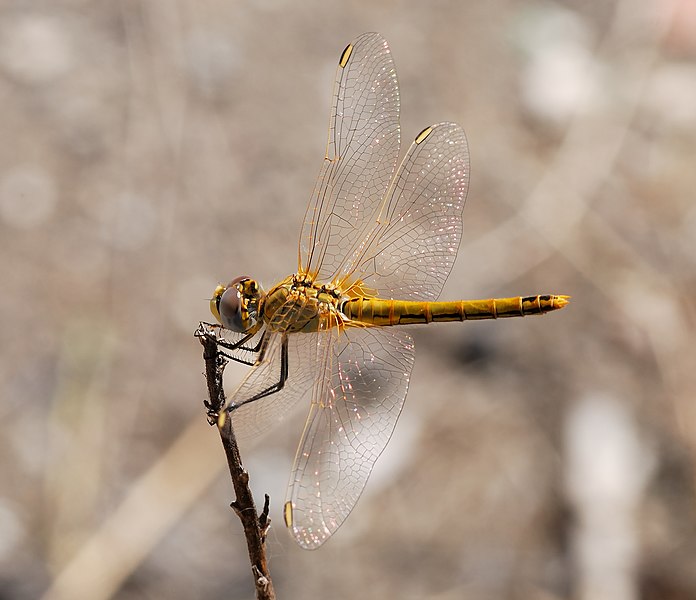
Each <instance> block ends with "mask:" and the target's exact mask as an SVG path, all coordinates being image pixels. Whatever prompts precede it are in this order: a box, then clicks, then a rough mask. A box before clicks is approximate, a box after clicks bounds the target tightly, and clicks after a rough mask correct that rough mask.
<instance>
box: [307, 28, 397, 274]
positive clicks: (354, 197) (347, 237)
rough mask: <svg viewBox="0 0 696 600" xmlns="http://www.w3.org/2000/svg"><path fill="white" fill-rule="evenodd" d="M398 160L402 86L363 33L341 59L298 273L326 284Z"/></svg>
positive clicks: (384, 48)
mask: <svg viewBox="0 0 696 600" xmlns="http://www.w3.org/2000/svg"><path fill="white" fill-rule="evenodd" d="M398 155H399V88H398V83H397V79H396V69H395V67H394V62H393V60H392V56H391V51H390V50H389V46H388V45H387V42H386V41H385V40H384V38H383V37H382V36H381V35H379V34H378V33H365V34H363V35H361V36H360V37H358V38H357V39H356V40H355V41H354V42H352V44H350V45H349V46H348V47H347V48H346V50H345V51H344V53H343V54H342V55H341V59H340V61H339V66H338V68H337V71H336V82H335V84H334V93H333V105H332V108H331V114H330V118H329V138H328V144H327V149H326V157H325V158H324V162H323V164H322V167H321V170H320V172H319V177H318V179H317V183H316V185H315V188H314V191H313V193H312V198H311V199H310V202H309V205H308V207H307V213H306V214H305V218H304V223H303V225H302V232H301V235H300V258H299V260H300V270H301V271H303V272H305V273H310V274H312V275H314V276H317V277H318V278H319V279H320V280H326V281H329V280H330V279H331V276H332V275H333V274H334V273H336V272H337V271H339V270H340V268H341V264H342V262H343V261H344V260H345V258H346V257H347V256H350V255H351V254H352V252H353V250H352V249H351V248H352V246H353V245H354V244H356V243H359V241H360V239H361V238H362V235H361V232H362V231H363V230H365V229H366V228H371V224H372V222H373V221H374V217H375V215H376V214H377V211H378V210H379V206H380V203H381V200H382V198H383V197H384V194H385V192H386V190H387V187H388V185H389V182H390V180H391V178H392V175H393V174H394V170H395V168H396V161H397V159H398Z"/></svg>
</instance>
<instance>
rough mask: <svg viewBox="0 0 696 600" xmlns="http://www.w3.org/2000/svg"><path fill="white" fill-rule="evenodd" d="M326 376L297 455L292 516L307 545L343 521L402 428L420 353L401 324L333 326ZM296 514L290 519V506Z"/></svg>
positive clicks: (326, 345) (327, 340)
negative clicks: (400, 419) (393, 326)
mask: <svg viewBox="0 0 696 600" xmlns="http://www.w3.org/2000/svg"><path fill="white" fill-rule="evenodd" d="M317 341H318V357H319V360H318V361H317V363H318V364H323V367H324V370H323V371H320V372H319V373H320V374H321V377H320V378H319V379H318V380H317V382H316V383H315V386H314V390H313V395H312V404H311V408H310V413H309V416H308V418H307V423H306V425H305V430H304V433H303V435H302V440H301V441H300V446H299V448H298V450H297V456H296V457H295V465H294V467H293V471H292V476H291V480H290V486H289V489H288V498H287V501H288V502H287V503H286V522H288V525H289V526H290V528H291V530H292V533H293V535H294V536H295V538H296V540H297V542H298V543H299V544H300V546H302V547H303V548H307V549H312V548H317V547H318V546H320V545H321V544H323V543H324V542H325V541H326V540H327V539H328V538H329V536H331V535H332V534H333V533H334V532H335V531H336V530H337V529H338V528H339V527H340V525H341V524H342V523H343V521H344V520H345V519H346V517H347V516H348V514H349V513H350V511H351V510H352V509H353V506H355V503H356V502H357V500H358V498H359V497H360V494H361V493H362V491H363V489H364V488H365V484H366V483H367V479H368V477H369V476H370V472H371V471H372V467H373V465H374V464H375V461H376V460H377V458H378V457H379V455H380V454H381V453H382V451H383V450H384V448H385V446H386V445H387V442H388V441H389V438H390V437H391V435H392V432H393V431H394V426H395V425H396V421H397V419H398V417H399V414H400V413H401V408H402V407H403V403H404V398H405V396H406V391H407V389H408V382H409V378H410V375H411V369H412V367H413V359H414V346H413V341H412V339H411V336H410V335H409V334H407V333H404V332H402V331H399V330H396V329H391V328H390V329H387V328H357V327H355V328H352V327H351V328H348V329H346V330H344V331H342V332H341V333H340V335H339V334H338V332H337V330H336V329H335V328H334V329H331V330H329V331H326V332H324V333H322V334H321V335H320V337H319V338H318V340H317ZM288 507H290V509H291V518H290V519H289V520H288V512H289V510H290V509H289V508H288Z"/></svg>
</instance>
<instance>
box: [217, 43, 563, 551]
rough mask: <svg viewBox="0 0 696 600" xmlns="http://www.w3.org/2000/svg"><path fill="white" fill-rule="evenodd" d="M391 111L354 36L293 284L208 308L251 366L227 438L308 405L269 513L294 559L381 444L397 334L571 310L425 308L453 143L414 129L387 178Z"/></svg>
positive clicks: (429, 304)
mask: <svg viewBox="0 0 696 600" xmlns="http://www.w3.org/2000/svg"><path fill="white" fill-rule="evenodd" d="M399 110H400V100H399V86H398V82H397V76H396V69H395V67H394V61H393V58H392V54H391V51H390V48H389V46H388V44H387V42H386V41H385V39H384V38H383V37H382V36H381V35H380V34H378V33H365V34H363V35H361V36H359V37H358V38H356V39H355V40H354V41H353V42H351V43H350V44H348V46H346V48H345V50H343V52H342V53H341V56H340V59H339V61H338V67H337V69H336V78H335V83H334V88H333V103H332V107H331V113H330V117H329V133H328V142H327V146H326V154H325V156H324V160H323V162H322V165H321V169H320V171H319V176H318V178H317V182H316V185H315V187H314V190H313V192H312V195H311V197H310V201H309V204H308V206H307V209H306V213H305V216H304V221H303V224H302V228H301V232H300V240H299V245H298V267H297V271H296V272H295V273H294V274H292V275H290V276H288V277H286V278H285V279H283V280H282V281H280V282H279V283H277V284H276V285H274V286H273V287H271V288H270V289H269V290H268V291H264V290H263V288H262V287H261V285H260V283H259V282H258V281H257V280H255V279H253V278H251V277H248V276H241V277H236V278H234V279H232V280H231V281H230V282H229V283H228V284H226V285H218V286H217V288H216V289H215V291H214V293H213V296H212V299H211V301H210V309H211V312H212V313H213V315H214V316H215V318H216V319H217V321H218V324H216V327H217V328H218V331H221V335H220V336H219V344H221V345H222V346H223V348H224V351H223V352H225V355H226V356H227V357H229V358H231V359H233V360H236V361H238V362H241V363H243V364H247V365H249V366H250V367H251V368H250V370H249V371H248V373H247V374H246V376H245V377H244V379H243V380H242V382H241V383H240V384H239V386H238V387H237V388H236V390H235V391H234V393H233V394H231V396H230V398H229V399H228V400H227V404H226V405H225V407H224V409H223V411H224V412H222V414H223V415H224V416H226V417H227V418H231V419H232V426H233V428H234V430H235V432H236V433H237V435H238V437H242V438H243V437H250V436H257V435H259V434H261V433H263V432H264V431H266V430H268V429H269V427H271V426H272V425H273V424H275V423H277V422H278V421H280V420H282V419H283V417H285V416H286V415H287V414H288V412H289V411H290V410H291V409H292V408H293V407H294V406H295V405H297V403H299V402H301V401H302V400H303V399H305V401H309V414H308V416H307V419H306V423H305V426H304V430H303V432H302V436H301V439H300V442H299V446H298V449H297V453H296V456H295V460H294V465H293V467H292V473H291V477H290V482H289V485H288V492H287V499H286V502H285V504H284V509H283V515H284V520H285V524H286V525H287V527H288V528H289V530H290V532H291V533H292V535H293V536H294V538H295V540H296V541H297V543H298V544H299V545H300V546H301V547H303V548H306V549H314V548H318V547H319V546H321V545H322V544H323V543H324V542H326V540H328V539H329V538H330V537H331V535H332V534H334V533H335V532H336V530H337V529H338V528H339V527H340V526H341V524H342V523H343V522H344V521H345V519H346V518H347V517H348V515H349V513H350V512H351V510H352V509H353V507H354V506H355V504H356V502H357V501H358V498H359V497H360V495H361V493H362V491H363V489H364V488H365V485H366V483H367V481H368V478H369V476H370V472H371V471H372V469H373V466H374V464H375V461H377V459H378V458H379V456H380V454H382V452H383V450H384V449H385V447H386V445H387V443H388V441H389V438H390V437H391V435H392V432H393V431H394V427H395V425H396V422H397V419H398V418H399V414H400V413H401V410H402V407H403V405H404V399H405V397H406V392H407V390H408V386H409V381H410V377H411V371H412V368H413V363H414V356H415V348H414V342H413V337H412V336H411V333H410V332H409V331H408V327H406V326H407V325H410V324H427V323H439V322H452V321H467V320H476V319H495V318H503V317H521V316H526V315H537V314H544V313H547V312H550V311H553V310H556V309H559V308H562V307H563V306H565V305H566V304H567V302H568V298H569V297H568V296H563V295H551V294H546V295H535V296H526V297H521V296H517V297H512V298H490V299H486V300H456V301H449V302H444V301H438V297H439V295H440V292H441V290H442V287H443V285H444V284H445V281H446V280H447V277H448V275H449V274H450V271H451V269H452V265H453V263H454V261H455V258H456V256H457V251H458V248H459V243H460V239H461V235H462V211H463V208H464V202H465V200H466V196H467V190H468V187H469V152H468V147H467V141H466V136H465V134H464V130H463V129H462V128H461V127H460V126H459V125H457V124H455V123H447V122H445V123H438V124H436V125H431V126H429V127H426V128H425V129H423V131H421V132H420V133H419V134H418V135H417V136H416V137H415V138H414V140H413V142H412V143H411V145H410V147H409V149H408V151H407V152H406V155H405V156H404V158H403V159H402V160H401V162H400V163H399V162H398V160H399V154H400V126H399ZM223 330H224V331H223Z"/></svg>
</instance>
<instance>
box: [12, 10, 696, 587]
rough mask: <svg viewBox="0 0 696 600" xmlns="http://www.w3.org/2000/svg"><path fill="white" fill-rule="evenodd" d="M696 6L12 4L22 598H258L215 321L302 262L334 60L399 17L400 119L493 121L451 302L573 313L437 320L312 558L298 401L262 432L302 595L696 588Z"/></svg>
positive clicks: (284, 555)
mask: <svg viewBox="0 0 696 600" xmlns="http://www.w3.org/2000/svg"><path fill="white" fill-rule="evenodd" d="M694 9H695V5H694V3H693V2H690V1H689V0H684V1H681V2H678V1H675V0H649V1H641V0H618V1H611V2H605V1H592V2H586V1H580V0H568V1H566V2H551V1H548V2H543V1H539V2H532V1H528V0H525V1H521V2H520V1H514V0H507V1H505V0H495V1H492V2H474V1H459V2H456V1H450V2H445V1H433V2H415V1H410V0H402V1H391V2H369V1H362V2H344V3H339V2H326V1H308V2H288V1H283V0H264V1H260V2H253V3H252V2H233V1H229V0H228V1H222V0H218V1H210V0H208V1H193V0H190V1H183V0H180V1H169V2H166V1H164V0H158V1H155V0H152V1H151V0H148V1H147V2H134V1H126V0H123V1H115V2H89V1H86V0H67V1H65V2H60V3H58V2H55V3H51V2H11V1H9V0H5V2H2V4H0V139H1V140H2V143H1V144H0V269H1V271H0V281H1V282H2V283H1V287H0V315H2V327H0V353H1V356H0V473H1V474H2V478H1V479H0V595H2V596H3V597H6V598H22V599H23V598H39V597H42V596H43V597H46V598H89V599H97V598H107V597H115V598H124V599H127V598H171V599H175V598H187V599H191V598H206V599H207V600H211V599H214V598H226V599H228V598H248V597H250V596H251V595H252V588H251V580H250V575H249V572H248V563H247V559H246V556H245V544H244V541H243V538H242V534H241V527H240V525H239V523H238V522H237V520H236V518H235V517H234V515H233V513H232V512H231V511H230V510H229V509H228V505H229V502H230V501H231V500H232V492H231V486H230V483H229V481H228V479H227V478H226V477H225V472H224V468H225V465H224V460H223V454H222V450H221V448H220V447H219V442H218V440H217V434H216V432H215V430H214V429H211V428H210V427H208V425H207V424H206V421H205V415H204V411H203V407H202V401H203V399H204V397H205V391H204V382H203V378H202V375H201V372H202V368H203V367H202V360H201V348H200V346H199V344H198V343H197V342H196V341H195V340H194V339H193V337H192V332H193V330H194V328H195V326H196V324H197V322H198V321H199V320H201V319H209V318H210V316H209V314H208V312H207V311H208V306H207V301H206V298H208V297H209V296H210V293H211V291H212V289H213V288H214V286H215V284H216V283H217V282H218V281H226V280H228V279H230V278H231V277H233V276H236V275H239V274H250V275H253V276H255V277H257V278H258V279H260V280H261V281H262V282H264V283H265V284H266V285H268V284H271V283H273V282H274V280H276V279H279V278H281V277H283V276H285V275H287V274H288V273H290V272H291V271H293V270H294V269H295V266H296V259H295V256H296V254H295V253H296V239H297V234H298V232H299V226H300V222H301V219H302V216H303V211H304V207H305V204H306V202H307V200H308V198H309V194H310V191H311V189H312V186H313V183H314V177H315V176H316V173H317V172H318V169H319V166H320V162H321V158H322V156H323V151H324V142H325V129H326V125H327V122H328V108H329V103H330V92H331V81H332V79H333V72H334V67H335V64H336V61H337V59H338V56H339V54H340V52H341V50H342V49H343V48H344V46H345V45H346V44H347V43H348V42H349V41H350V40H351V39H352V38H354V37H355V36H356V35H358V34H359V33H361V32H363V31H371V30H375V31H380V32H381V33H382V34H383V35H384V36H385V37H386V38H387V40H389V42H390V45H391V48H392V51H393V53H394V57H395V61H396V64H397V68H398V73H399V80H400V86H401V99H402V131H403V138H404V139H405V140H408V139H410V138H411V137H412V136H413V135H415V134H416V133H417V132H418V131H420V129H421V128H422V127H424V126H425V125H427V124H429V123H432V122H438V121H443V120H452V121H457V122H460V123H461V124H462V125H463V126H464V127H465V128H466V130H467V133H468V137H469V143H470V147H471V154H472V184H471V189H470V193H469V198H468V205H467V209H466V211H465V236H464V241H463V243H462V246H461V249H460V252H459V259H458V261H457V263H456V265H455V267H454V270H453V273H452V275H451V277H450V279H449V281H448V283H447V286H446V287H445V291H444V294H443V296H444V297H447V298H458V297H469V298H473V297H488V296H502V295H516V294H523V295H524V294H533V293H547V292H554V293H566V294H570V295H572V296H573V301H572V304H571V305H570V306H569V307H568V308H567V309H565V310H564V311H563V312H562V313H559V314H553V315H549V316H546V317H544V318H530V319H516V320H512V321H506V322H503V321H500V322H481V323H471V324H466V325H452V326H432V327H429V328H422V329H419V330H417V331H416V338H417V339H416V344H417V347H418V353H417V354H418V359H417V362H416V367H415V370H414V375H413V380H412V386H411V391H410V393H409V397H408V401H407V404H406V408H405V410H404V413H403V415H402V419H401V422H400V423H399V426H398V427H397V431H396V434H395V435H394V438H393V439H392V442H391V444H390V447H389V449H388V451H387V453H386V454H385V455H384V457H383V459H382V460H381V462H380V463H378V467H377V469H376V470H375V473H374V475H373V478H372V479H371V481H370V483H369V485H368V489H367V492H366V493H365V495H364V496H363V498H362V499H361V502H360V503H359V504H358V506H357V508H356V509H355V511H354V512H353V514H352V515H351V517H350V518H349V519H348V521H347V522H346V524H345V525H344V527H343V528H342V529H341V530H340V531H339V533H338V534H337V535H336V536H335V537H334V539H332V540H331V541H330V542H329V543H328V544H327V545H326V546H325V547H323V548H321V549H320V550H318V551H316V552H304V551H302V550H300V549H299V548H297V547H296V546H295V545H294V543H293V542H292V541H291V539H290V537H289V536H288V535H287V533H286V532H285V531H284V527H283V526H282V518H281V516H280V509H281V506H282V501H283V498H284V493H285V492H284V487H285V484H286V482H287V477H288V474H289V468H290V463H291V459H292V456H293V453H294V446H295V444H296V443H297V440H298V438H299V434H300V431H301V415H298V418H297V420H295V421H293V422H292V423H289V424H286V425H285V426H284V427H283V428H282V429H281V430H280V431H277V432H276V433H275V434H274V435H272V436H271V437H270V438H268V439H266V440H263V441H261V443H260V444H258V445H257V446H256V447H255V448H250V449H246V450H245V458H246V464H247V467H248V468H249V470H250V472H251V476H252V484H253V487H254V490H255V491H256V494H257V498H259V499H260V498H262V494H263V493H264V492H268V493H270V494H271V498H272V515H271V516H272V518H273V519H274V525H275V526H274V528H273V529H272V530H271V533H270V537H269V541H268V550H269V553H270V557H271V569H272V574H273V576H274V580H275V583H276V587H277V590H278V596H279V598H284V599H287V598H414V599H415V598H418V599H420V598H433V599H435V598H437V599H455V598H457V599H459V598H472V599H474V598H476V599H480V598H487V599H498V598H501V599H502V598H524V599H527V598H531V599H544V600H546V599H555V598H587V599H589V598H611V599H613V600H617V599H618V600H621V599H632V598H660V599H670V598H674V599H677V598H678V599H682V598H696V544H694V539H696V538H695V537H694V535H695V534H696V511H695V510H694V474H695V471H694V467H695V464H696V463H695V462H694V457H695V452H696V398H695V391H696V368H695V367H696V363H695V359H694V350H693V348H694V346H693V340H694V339H695V336H696V323H695V318H696V314H695V311H694V303H693V297H694V293H695V292H696V279H695V277H694V273H696V244H695V243H694V241H693V239H694V236H695V235H696V208H695V206H696V205H695V204H694V189H696V169H694V164H695V162H696V65H695V64H694V57H696V10H694ZM243 372H244V369H243V368H241V367H239V368H232V367H231V368H230V371H229V374H228V384H229V386H232V385H233V384H234V382H235V381H238V380H239V378H240V377H241V376H242V374H243Z"/></svg>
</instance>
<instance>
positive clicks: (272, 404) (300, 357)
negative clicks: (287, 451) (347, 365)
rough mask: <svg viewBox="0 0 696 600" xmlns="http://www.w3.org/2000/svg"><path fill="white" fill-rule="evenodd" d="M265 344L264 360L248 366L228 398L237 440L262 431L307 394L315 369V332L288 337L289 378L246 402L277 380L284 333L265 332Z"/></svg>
mask: <svg viewBox="0 0 696 600" xmlns="http://www.w3.org/2000/svg"><path fill="white" fill-rule="evenodd" d="M267 335H268V336H269V339H268V345H267V347H266V350H265V352H264V356H263V360H261V361H260V362H259V363H257V364H256V365H254V366H253V367H251V369H250V370H249V372H248V373H247V375H246V377H245V378H244V380H243V381H242V382H241V383H240V384H239V386H238V387H237V389H236V390H235V391H234V393H233V394H232V395H231V396H230V398H229V404H230V405H241V406H239V408H236V409H234V410H232V412H231V413H230V418H231V419H232V427H233V428H234V432H235V435H236V436H237V438H238V439H241V440H246V439H250V438H252V437H255V436H258V435H261V434H262V433H265V432H266V431H267V430H268V429H269V428H270V427H272V426H273V425H275V424H276V423H278V422H279V421H281V420H282V419H283V417H285V416H286V415H287V413H288V412H289V411H290V410H291V409H292V408H293V406H295V405H296V404H297V402H298V401H300V400H301V399H302V398H303V397H305V396H309V391H310V389H311V387H312V382H313V381H314V378H315V373H316V369H317V368H318V367H317V365H316V364H314V360H315V353H316V350H315V348H316V345H317V337H318V335H319V334H317V333H307V334H295V335H290V336H288V341H287V343H288V378H287V381H286V382H285V385H284V386H283V388H282V389H281V390H280V391H278V392H276V393H275V394H271V395H270V396H266V397H264V398H260V399H259V400H256V401H254V402H250V403H249V404H243V402H244V400H245V399H248V398H252V397H253V396H254V395H255V394H258V393H260V392H261V391H263V390H266V389H268V388H269V387H270V386H272V385H273V384H275V383H277V382H278V381H279V380H280V369H281V353H282V349H281V346H282V339H283V335H282V334H280V333H270V332H269V333H267Z"/></svg>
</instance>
